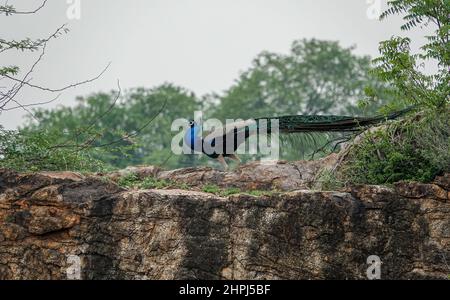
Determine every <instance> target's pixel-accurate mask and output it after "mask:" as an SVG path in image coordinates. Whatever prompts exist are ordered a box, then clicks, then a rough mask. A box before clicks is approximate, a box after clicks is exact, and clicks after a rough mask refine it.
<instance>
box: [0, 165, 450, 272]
mask: <svg viewBox="0 0 450 300" xmlns="http://www.w3.org/2000/svg"><path fill="white" fill-rule="evenodd" d="M277 168H279V170H278V172H277V173H271V174H276V175H271V177H269V178H268V179H267V180H263V179H260V178H262V177H264V175H263V173H262V172H263V171H262V170H258V169H254V171H253V172H251V170H252V169H251V165H250V166H243V167H242V169H241V170H240V171H238V172H242V173H241V174H243V175H242V177H241V178H248V179H246V180H242V181H240V182H239V183H238V182H236V181H233V180H232V179H230V178H232V176H234V175H230V174H223V173H221V172H216V171H211V170H207V169H203V170H200V171H198V173H196V172H195V171H194V170H193V169H188V170H178V171H161V170H158V171H157V170H154V171H155V172H154V173H152V172H151V170H147V172H149V173H147V176H148V175H153V176H155V175H156V176H160V177H161V178H166V177H168V178H169V177H170V178H172V179H173V178H174V177H177V178H179V179H180V180H181V179H183V180H186V181H192V180H194V179H193V178H196V179H195V181H197V180H198V181H200V182H206V181H208V182H210V181H213V182H216V183H217V184H221V183H224V182H235V183H236V184H240V185H242V187H248V186H249V187H254V185H253V182H258V184H262V185H263V186H265V187H268V186H269V185H270V186H271V187H272V186H277V187H280V188H282V189H283V188H284V189H297V190H294V191H290V192H284V193H278V194H273V195H268V196H261V197H255V196H250V195H246V194H238V195H233V196H230V197H227V198H223V197H218V196H215V195H212V194H207V193H203V192H199V191H186V190H124V189H122V188H119V187H118V186H117V185H115V184H114V183H111V182H110V181H108V180H105V179H104V178H102V177H98V176H82V175H79V174H76V173H70V172H63V173H36V174H18V173H15V172H12V171H8V170H0V279H67V278H73V277H71V276H74V274H75V275H77V274H78V275H77V276H78V277H76V278H81V279H366V278H367V276H366V272H367V269H368V267H369V266H370V265H369V264H368V262H367V259H368V257H369V256H372V255H376V256H378V257H379V258H380V260H381V261H382V265H381V278H382V279H413V278H428V279H445V278H448V276H449V274H450V267H449V265H450V202H449V198H450V185H449V182H450V174H446V175H444V176H442V177H439V178H437V179H436V181H435V182H434V183H432V184H420V183H398V184H397V185H395V186H394V187H390V188H388V187H381V186H355V187H351V188H347V189H346V190H344V191H339V192H319V191H311V190H305V189H303V188H302V187H303V183H302V180H305V179H306V181H307V180H309V178H312V177H311V176H312V175H309V174H308V173H307V174H302V169H301V168H299V167H298V166H297V167H295V164H291V163H286V164H281V165H279V166H278V167H277ZM294 171H295V172H294ZM288 178H291V179H290V180H288ZM77 272H78V273H77Z"/></svg>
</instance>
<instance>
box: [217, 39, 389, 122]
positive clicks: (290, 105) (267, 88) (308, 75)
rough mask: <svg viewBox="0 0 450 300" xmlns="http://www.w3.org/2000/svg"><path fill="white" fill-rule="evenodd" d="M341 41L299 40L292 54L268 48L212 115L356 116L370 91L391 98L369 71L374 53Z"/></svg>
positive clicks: (221, 116)
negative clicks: (362, 52) (358, 50)
mask: <svg viewBox="0 0 450 300" xmlns="http://www.w3.org/2000/svg"><path fill="white" fill-rule="evenodd" d="M353 50H354V48H353V47H350V48H342V47H341V46H340V45H339V43H338V42H330V41H320V40H315V39H312V40H305V39H304V40H298V41H295V42H294V43H293V44H292V48H291V52H290V53H289V54H287V55H283V54H277V53H271V52H263V53H261V54H260V55H258V56H257V57H256V59H255V60H254V61H253V65H252V67H251V68H250V69H248V70H247V71H245V72H243V73H242V74H241V75H240V77H239V79H238V80H237V81H236V83H235V84H234V85H233V86H232V87H231V88H230V89H228V90H227V91H226V92H225V93H224V94H223V95H222V96H219V98H220V99H219V100H220V104H219V105H218V106H217V108H216V109H215V110H213V112H212V114H213V115H214V116H217V117H219V118H222V119H226V118H234V119H236V118H244V119H247V118H257V117H267V116H276V115H286V114H308V115H312V114H331V113H332V114H354V113H362V111H361V110H359V109H358V106H357V103H358V101H359V100H362V99H365V98H366V94H365V90H367V88H370V89H371V91H372V96H373V97H374V98H375V97H378V98H380V99H379V100H380V101H379V103H377V104H378V106H376V105H373V106H372V107H368V111H369V112H373V111H374V109H375V108H376V107H379V106H380V105H381V104H382V103H383V102H386V101H388V100H390V99H391V98H390V95H389V94H388V91H387V89H386V88H385V86H384V85H383V84H382V83H380V81H378V80H376V79H375V78H374V76H372V75H370V74H369V70H370V69H371V63H370V57H368V56H358V55H355V54H353ZM216 98H217V97H216Z"/></svg>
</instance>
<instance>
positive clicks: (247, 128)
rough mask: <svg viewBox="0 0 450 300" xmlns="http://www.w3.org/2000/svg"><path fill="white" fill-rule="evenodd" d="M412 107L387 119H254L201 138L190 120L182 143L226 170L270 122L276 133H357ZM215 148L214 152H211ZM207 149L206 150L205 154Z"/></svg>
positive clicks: (297, 116) (217, 130)
mask: <svg viewBox="0 0 450 300" xmlns="http://www.w3.org/2000/svg"><path fill="white" fill-rule="evenodd" d="M411 109H412V108H411V107H410V108H406V109H404V110H400V111H397V112H394V113H392V114H390V115H387V116H376V117H350V116H334V115H330V116H320V115H314V116H308V115H293V116H282V117H269V118H258V119H255V120H247V121H241V122H235V123H228V124H227V125H226V126H223V127H221V128H216V129H215V130H214V131H213V132H211V133H209V134H208V135H207V136H206V137H205V138H203V137H202V136H200V132H201V130H200V125H199V124H197V123H195V122H194V121H191V122H190V123H189V127H190V128H189V129H188V130H187V132H186V134H185V137H184V141H185V143H186V145H187V146H188V147H189V148H190V149H191V150H193V151H196V152H202V153H204V154H206V155H207V156H208V157H210V158H213V159H218V160H219V162H220V163H221V164H222V165H223V167H224V168H225V169H227V167H228V166H227V164H226V162H225V159H224V158H225V157H229V158H231V159H233V160H237V161H240V159H239V157H238V156H237V155H236V154H235V152H236V150H237V149H238V148H239V146H240V145H241V144H242V143H244V142H245V141H246V140H247V139H248V138H249V137H250V136H252V135H254V134H258V133H259V132H260V131H261V129H264V132H265V133H267V134H270V133H272V128H271V124H272V122H271V121H272V120H277V121H278V128H277V129H278V132H279V133H281V134H290V133H307V134H311V133H320V132H342V133H345V132H359V131H362V130H364V129H365V128H367V127H369V126H372V125H376V124H380V123H382V122H384V121H386V120H392V119H395V118H398V117H400V116H402V115H403V114H405V113H407V112H408V111H410V110H411ZM211 149H213V150H214V149H215V151H211ZM207 150H208V151H207Z"/></svg>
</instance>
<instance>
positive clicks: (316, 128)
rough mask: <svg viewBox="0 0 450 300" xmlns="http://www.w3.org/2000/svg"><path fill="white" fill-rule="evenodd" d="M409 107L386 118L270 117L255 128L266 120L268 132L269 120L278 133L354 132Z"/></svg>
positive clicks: (398, 113)
mask: <svg viewBox="0 0 450 300" xmlns="http://www.w3.org/2000/svg"><path fill="white" fill-rule="evenodd" d="M412 109H413V107H409V108H406V109H403V110H400V111H397V112H394V113H391V114H389V115H387V116H382V115H379V116H375V117H350V116H333V115H331V116H308V115H294V116H282V117H270V118H259V119H256V122H257V124H258V125H257V126H258V127H260V123H261V120H267V128H268V131H269V132H270V124H271V122H270V121H271V120H278V121H279V131H280V133H301V132H304V133H308V132H349V131H350V132H354V131H360V130H362V129H363V128H365V127H367V126H370V125H376V124H380V123H382V122H384V121H386V120H393V119H396V118H398V117H400V116H402V115H404V114H405V113H407V112H409V111H411V110H412Z"/></svg>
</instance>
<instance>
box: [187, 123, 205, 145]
mask: <svg viewBox="0 0 450 300" xmlns="http://www.w3.org/2000/svg"><path fill="white" fill-rule="evenodd" d="M199 132H200V128H199V127H198V126H197V125H194V126H192V127H191V128H189V129H188V130H187V131H186V134H185V135H184V142H185V143H186V144H187V145H188V146H189V148H191V149H192V150H195V148H196V145H197V144H198V143H199V142H201V138H200V137H198V134H199Z"/></svg>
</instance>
